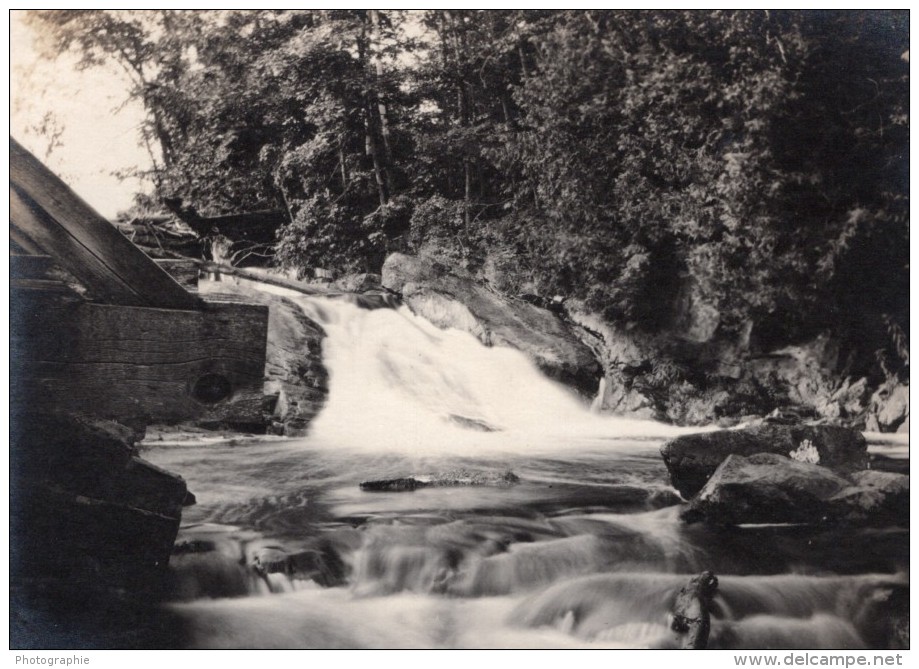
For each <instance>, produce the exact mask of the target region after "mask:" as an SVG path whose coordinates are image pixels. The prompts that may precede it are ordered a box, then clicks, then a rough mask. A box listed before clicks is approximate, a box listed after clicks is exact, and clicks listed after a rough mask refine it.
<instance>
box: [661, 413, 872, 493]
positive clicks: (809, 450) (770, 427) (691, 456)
mask: <svg viewBox="0 0 919 669" xmlns="http://www.w3.org/2000/svg"><path fill="white" fill-rule="evenodd" d="M756 453H773V454H776V455H780V456H783V457H786V458H790V459H792V460H796V461H799V462H808V463H813V464H817V465H821V466H823V467H828V468H830V469H832V470H833V471H835V472H839V473H848V472H853V471H859V470H863V469H865V468H866V467H867V465H868V444H867V442H866V441H865V438H864V437H863V436H862V435H861V434H860V433H859V432H856V431H855V430H850V429H848V428H844V427H836V426H829V425H774V424H763V425H757V426H754V427H748V428H743V429H739V430H720V431H717V432H704V433H700V434H689V435H684V436H681V437H677V438H676V439H672V440H670V441H668V442H667V443H665V444H664V445H663V446H662V447H661V456H662V457H663V459H664V464H665V465H666V466H667V471H668V472H670V481H671V483H672V484H673V487H674V488H676V489H677V490H678V491H679V492H680V494H681V495H682V496H683V497H684V498H685V499H690V498H691V497H692V496H693V495H695V494H696V493H698V492H699V491H700V490H701V489H702V487H703V486H704V485H705V483H706V482H707V481H708V480H709V478H710V477H711V476H712V474H714V472H715V470H716V469H717V468H718V466H719V465H721V463H722V462H723V461H724V460H725V458H727V457H728V456H729V455H754V454H756Z"/></svg>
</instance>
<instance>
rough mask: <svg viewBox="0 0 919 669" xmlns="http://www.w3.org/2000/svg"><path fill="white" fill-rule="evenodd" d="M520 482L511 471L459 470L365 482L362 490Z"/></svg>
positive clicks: (402, 490) (506, 484) (498, 484)
mask: <svg viewBox="0 0 919 669" xmlns="http://www.w3.org/2000/svg"><path fill="white" fill-rule="evenodd" d="M519 482H520V477H518V476H517V475H516V474H514V473H513V472H511V471H506V472H501V473H495V472H480V471H469V470H466V469H458V470H454V471H449V472H441V473H439V474H433V475H429V476H418V477H404V478H396V479H381V480H378V481H363V482H361V484H360V487H361V490H366V491H368V492H411V491H413V490H417V489H418V488H447V487H451V486H499V487H501V486H509V485H514V484H515V483H519Z"/></svg>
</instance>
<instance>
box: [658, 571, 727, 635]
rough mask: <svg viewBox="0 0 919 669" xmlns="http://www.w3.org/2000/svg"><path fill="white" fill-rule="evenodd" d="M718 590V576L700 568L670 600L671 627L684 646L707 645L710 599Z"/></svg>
mask: <svg viewBox="0 0 919 669" xmlns="http://www.w3.org/2000/svg"><path fill="white" fill-rule="evenodd" d="M717 590H718V578H717V577H716V576H715V575H714V574H713V573H712V572H710V571H703V572H702V573H701V574H699V575H698V576H694V577H693V578H692V579H690V581H689V583H687V584H686V585H684V586H683V587H682V588H680V592H679V594H678V595H677V597H676V601H675V602H674V604H673V611H672V618H671V621H670V629H671V630H673V631H674V632H675V633H676V640H677V643H678V644H679V647H680V648H682V649H683V650H702V649H704V648H705V647H706V646H707V645H708V634H709V632H710V631H711V628H712V621H711V607H712V599H713V598H714V596H715V592H716V591H717Z"/></svg>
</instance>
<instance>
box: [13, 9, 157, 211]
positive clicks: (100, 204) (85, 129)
mask: <svg viewBox="0 0 919 669" xmlns="http://www.w3.org/2000/svg"><path fill="white" fill-rule="evenodd" d="M23 15H24V12H22V11H12V12H10V59H11V62H10V97H11V100H10V103H11V104H10V135H11V136H12V137H13V138H14V139H15V140H16V141H18V142H19V143H20V144H22V145H23V146H25V147H26V148H27V149H29V150H30V151H31V152H32V153H34V154H35V155H36V157H38V158H39V159H40V160H41V161H42V162H44V163H45V164H46V165H47V166H48V167H49V168H50V169H51V170H52V171H53V172H55V173H56V174H58V175H59V176H60V177H61V178H62V179H63V180H64V181H65V182H66V183H67V184H68V185H69V186H70V187H71V188H73V190H74V191H76V193H77V194H78V195H80V197H82V198H83V199H84V200H86V201H87V202H89V204H90V205H92V206H93V207H94V208H95V209H96V210H97V211H98V212H99V213H101V214H102V215H103V216H106V217H110V218H111V217H114V216H115V214H117V213H118V212H119V211H121V210H124V209H126V208H128V207H129V206H130V205H131V202H132V198H133V195H134V193H136V192H138V191H141V190H145V184H142V183H141V181H140V180H138V179H135V178H130V179H124V180H120V179H119V178H118V177H117V176H115V175H116V174H117V173H118V172H124V171H128V170H133V169H135V168H140V169H142V170H145V169H148V168H149V166H150V157H149V155H148V154H147V152H146V149H144V148H143V147H142V146H141V145H140V133H139V129H140V125H141V122H142V121H143V117H144V116H143V115H144V111H143V108H142V106H141V105H140V104H139V103H137V102H127V98H128V87H129V82H128V81H127V79H126V77H125V75H124V74H123V73H121V72H120V71H119V70H118V69H117V67H116V66H114V65H112V66H109V67H105V68H102V67H98V68H90V69H88V70H83V71H79V70H77V68H76V63H77V59H76V58H75V57H74V56H72V55H70V54H65V55H63V56H61V57H60V58H58V59H57V60H55V61H48V60H44V59H42V58H41V57H40V56H39V55H38V51H37V49H36V46H35V45H36V35H35V34H34V32H33V31H32V29H31V28H30V27H29V26H27V25H25V23H24V22H23ZM126 102H127V104H126ZM49 113H50V114H51V115H52V116H51V118H52V119H53V122H52V128H54V129H60V130H61V134H60V137H59V145H56V146H54V147H53V148H52V150H51V153H50V154H49V153H48V147H49V144H50V140H51V137H50V135H49V134H42V133H41V132H40V131H39V130H38V128H39V126H40V125H41V123H42V119H43V118H44V117H45V116H46V114H49Z"/></svg>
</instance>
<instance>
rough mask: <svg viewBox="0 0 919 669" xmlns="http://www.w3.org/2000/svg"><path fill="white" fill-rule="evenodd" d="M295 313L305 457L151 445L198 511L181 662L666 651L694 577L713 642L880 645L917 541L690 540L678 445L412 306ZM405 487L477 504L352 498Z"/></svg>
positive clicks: (785, 529) (148, 454)
mask: <svg viewBox="0 0 919 669" xmlns="http://www.w3.org/2000/svg"><path fill="white" fill-rule="evenodd" d="M297 299H298V301H299V302H300V304H301V305H302V307H303V309H304V310H305V311H306V312H307V313H308V314H309V315H310V316H311V317H312V318H314V319H315V320H316V321H317V322H320V323H321V324H322V325H323V327H324V328H325V329H326V332H327V335H328V336H327V339H326V340H325V342H324V345H323V346H324V348H323V358H324V361H325V364H326V366H327V368H328V370H329V375H330V380H329V383H330V394H329V400H328V402H327V405H326V407H325V408H324V410H323V411H322V413H321V414H320V415H319V417H318V418H317V420H316V421H315V422H314V424H313V425H312V426H311V431H310V434H309V435H308V436H307V437H305V438H302V439H282V438H268V437H247V436H243V435H241V436H238V437H233V438H222V437H213V438H192V439H189V438H182V439H173V440H170V439H169V438H168V436H167V437H166V438H164V439H162V440H159V441H151V442H145V444H144V448H145V452H144V457H145V458H147V459H148V460H150V461H152V462H154V463H155V464H158V465H160V466H162V467H165V468H166V469H169V470H170V471H173V472H176V473H179V474H181V475H182V476H184V477H185V478H186V480H187V482H188V485H189V489H190V490H191V491H193V492H194V494H195V495H196V497H197V504H196V505H194V506H192V507H189V508H187V509H186V510H185V512H184V514H183V524H182V529H181V530H180V534H179V538H178V540H177V544H178V546H179V548H178V549H177V552H176V554H175V555H173V557H172V559H171V562H170V569H171V572H172V583H173V585H172V591H173V595H172V597H173V601H172V602H171V603H170V604H168V605H167V606H168V608H169V609H170V612H171V614H174V615H175V616H176V618H177V619H178V620H180V621H181V625H182V627H183V634H182V640H181V644H182V645H183V646H185V647H191V648H595V647H596V648H610V647H612V648H617V647H632V648H634V647H667V646H668V645H672V644H673V643H674V636H673V634H672V633H671V632H670V630H669V620H668V615H669V611H670V607H671V605H672V603H673V600H674V598H675V596H676V593H677V592H678V591H679V589H680V587H681V586H682V585H684V584H685V583H686V582H687V581H688V580H689V578H690V577H691V576H692V575H694V574H697V573H699V572H700V571H702V570H711V571H713V572H715V573H716V574H717V575H718V579H719V588H718V594H717V596H716V599H715V605H714V612H713V614H714V621H713V629H712V640H711V645H712V646H716V647H731V648H782V649H784V648H864V647H877V646H878V645H879V644H882V643H883V639H884V635H885V630H884V622H885V611H886V609H885V608H884V605H885V602H886V601H887V599H888V598H889V597H890V596H891V594H892V593H894V592H896V591H898V590H900V591H902V590H903V589H904V588H906V587H908V561H909V550H908V538H909V537H908V529H907V528H896V527H890V528H874V529H861V530H857V531H855V530H851V529H836V528H826V527H823V528H820V527H802V526H750V527H741V528H732V529H726V528H716V527H709V526H705V525H703V524H698V525H686V524H685V523H683V522H681V521H680V519H679V517H678V516H679V511H680V506H681V502H680V500H679V499H678V498H677V497H676V496H675V494H674V492H673V490H672V488H671V486H670V485H669V480H668V477H667V472H666V469H665V467H664V465H663V462H662V461H661V458H660V456H659V453H658V449H659V447H660V445H661V443H662V442H663V440H665V439H666V438H668V437H671V436H673V435H675V434H679V433H682V432H686V431H689V430H688V429H685V428H676V427H673V426H667V425H662V424H657V423H653V422H647V421H634V420H627V419H622V418H610V417H601V416H597V415H595V414H593V413H591V412H590V411H589V408H588V407H586V406H584V405H583V403H582V402H581V401H580V400H578V399H577V398H575V397H573V396H572V395H570V394H569V393H568V392H567V391H566V390H565V389H563V388H562V387H560V386H557V385H555V384H553V383H552V382H550V381H549V380H547V379H545V378H544V377H543V376H542V375H541V374H540V373H539V372H538V370H537V369H536V368H535V367H534V366H532V365H531V364H530V363H529V362H528V361H527V359H526V358H525V357H524V356H523V355H522V354H520V353H518V352H516V351H513V350H510V349H501V348H488V347H485V346H483V345H482V344H481V343H479V341H478V340H477V339H475V338H474V337H472V336H471V335H469V334H467V333H463V332H459V331H444V330H439V329H437V328H435V327H434V326H433V325H431V324H430V323H428V322H427V321H425V320H424V319H421V318H418V317H416V316H414V315H412V314H411V313H410V312H409V311H408V310H407V309H406V308H404V307H401V308H399V309H377V310H366V309H360V308H358V307H357V306H355V305H354V304H351V303H349V302H347V301H343V300H330V299H322V298H305V297H298V298H297ZM878 449H880V450H884V447H878ZM878 449H873V450H878ZM890 452H891V453H893V454H898V453H896V452H895V451H894V450H891V451H890ZM508 472H511V473H512V475H509V474H508ZM405 477H414V478H415V479H416V480H420V481H426V480H432V479H433V480H436V479H438V478H441V479H443V478H445V477H446V478H449V479H450V480H453V479H474V480H476V481H478V482H481V483H484V485H450V486H442V487H423V488H419V489H416V490H414V491H403V492H369V491H366V490H362V489H361V487H360V483H361V482H363V481H368V480H382V479H397V478H405Z"/></svg>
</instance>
